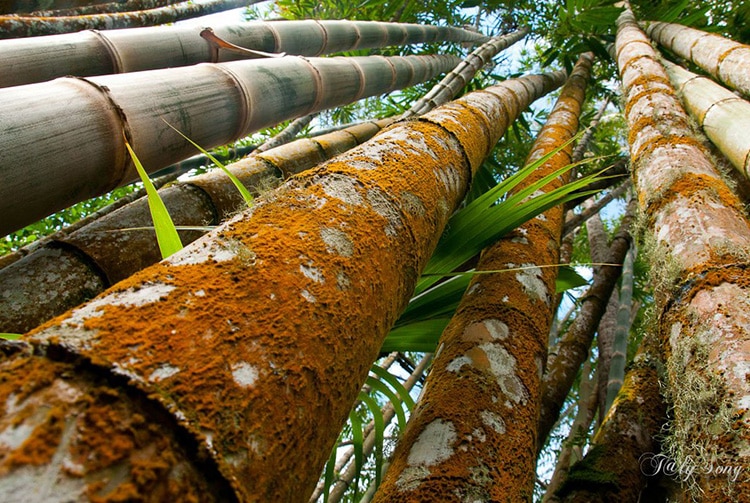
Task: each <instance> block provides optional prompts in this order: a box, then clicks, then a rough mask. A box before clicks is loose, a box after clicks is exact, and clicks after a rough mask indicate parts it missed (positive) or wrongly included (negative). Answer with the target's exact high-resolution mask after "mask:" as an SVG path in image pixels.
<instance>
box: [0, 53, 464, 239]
mask: <svg viewBox="0 0 750 503" xmlns="http://www.w3.org/2000/svg"><path fill="white" fill-rule="evenodd" d="M459 61H460V60H459V59H458V58H456V57H454V56H434V55H428V56H405V57H398V56H395V57H389V58H384V57H381V56H372V57H358V58H309V59H307V58H301V57H291V56H290V57H285V58H272V59H263V60H251V61H234V62H229V63H218V64H210V63H204V64H200V65H194V66H190V67H181V68H170V69H164V70H151V71H147V72H136V73H129V74H123V75H108V76H103V77H90V78H86V79H82V78H61V79H57V80H54V81H51V82H46V83H41V84H29V85H27V86H18V87H11V88H5V89H0V118H2V125H3V127H2V128H0V145H3V151H2V153H0V214H2V215H3V218H2V220H0V234H6V233H8V232H12V231H14V230H16V229H18V228H21V227H23V226H25V225H28V224H30V223H32V222H34V221H35V220H38V219H39V218H42V217H44V216H46V215H48V214H50V213H52V212H54V211H56V210H59V209H61V208H64V207H66V206H68V205H71V204H74V203H76V202H79V201H82V200H85V199H87V198H90V197H94V196H97V195H100V194H102V193H104V192H107V191H109V190H112V189H113V188H115V187H117V186H119V185H122V184H125V183H129V182H131V181H134V180H136V179H137V178H138V175H137V173H136V171H135V169H134V166H133V164H132V162H131V161H130V159H129V156H128V154H127V150H126V149H125V139H126V137H127V139H128V140H129V141H130V144H131V145H132V146H133V149H134V150H135V152H136V154H137V155H138V157H139V158H140V160H141V162H142V163H143V165H144V166H145V167H146V169H147V170H148V171H150V172H154V171H157V170H159V169H161V168H163V167H165V166H168V165H170V164H172V163H173V162H176V161H179V160H181V159H185V158H187V157H189V156H190V155H192V154H193V153H194V152H195V148H194V147H193V146H192V145H191V144H190V143H189V142H187V141H186V140H185V139H184V138H182V137H181V136H180V135H178V134H177V133H176V132H175V131H173V130H172V129H171V128H170V124H171V125H172V126H174V127H175V128H177V129H179V130H180V131H181V132H182V133H183V134H185V135H187V136H188V137H189V138H190V139H191V140H193V141H194V142H196V143H197V144H199V145H201V146H202V147H203V148H213V147H216V146H219V145H224V144H227V143H229V142H231V141H234V140H236V139H239V138H243V137H245V136H247V135H248V134H250V133H252V132H253V131H257V130H259V129H262V128H264V127H268V126H272V125H274V124H277V123H278V122H280V121H282V120H285V119H289V118H294V117H299V116H301V115H306V114H309V113H312V112H315V111H319V110H325V109H328V108H333V107H336V106H340V105H343V104H347V103H351V102H353V101H356V100H358V99H361V98H364V97H367V96H374V95H378V94H381V93H384V92H388V91H391V90H394V89H402V88H404V87H408V86H411V85H414V84H416V83H418V82H423V81H425V80H428V79H430V78H432V77H435V76H437V75H440V74H442V73H444V72H447V71H450V70H451V69H452V68H453V67H455V66H456V64H457V63H458V62H459ZM61 117H65V120H64V121H62V120H61ZM41 144H44V145H46V148H44V149H39V148H36V147H37V146H38V145H41ZM21 153H23V155H21Z"/></svg>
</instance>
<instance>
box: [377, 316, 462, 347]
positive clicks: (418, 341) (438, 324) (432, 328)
mask: <svg viewBox="0 0 750 503" xmlns="http://www.w3.org/2000/svg"><path fill="white" fill-rule="evenodd" d="M450 321H451V319H450V317H447V318H438V319H433V320H424V321H417V322H414V323H410V324H408V325H404V326H401V327H397V328H394V329H393V330H391V331H390V332H389V333H388V336H387V337H386V338H385V341H383V346H382V347H381V348H380V351H381V352H383V353H391V352H393V351H417V352H423V353H432V352H434V351H435V348H436V347H437V343H438V340H439V339H440V336H441V335H442V333H443V330H445V327H447V326H448V323H450Z"/></svg>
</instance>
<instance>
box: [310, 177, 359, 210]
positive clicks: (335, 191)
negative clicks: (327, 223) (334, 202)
mask: <svg viewBox="0 0 750 503" xmlns="http://www.w3.org/2000/svg"><path fill="white" fill-rule="evenodd" d="M318 185H320V186H321V187H322V189H323V192H325V193H326V195H327V196H329V197H333V198H336V199H339V200H341V201H343V202H345V203H347V204H351V205H352V206H361V205H362V201H363V199H362V194H360V193H359V188H360V184H359V182H358V181H357V180H355V179H353V178H349V177H347V176H341V175H331V176H327V177H325V178H322V179H321V180H318Z"/></svg>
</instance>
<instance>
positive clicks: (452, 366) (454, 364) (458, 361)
mask: <svg viewBox="0 0 750 503" xmlns="http://www.w3.org/2000/svg"><path fill="white" fill-rule="evenodd" d="M472 363H474V360H472V359H471V358H469V357H468V356H466V355H463V356H459V357H458V358H454V359H453V360H452V361H451V362H450V363H449V364H448V366H446V367H445V370H447V371H448V372H458V371H459V370H461V367H463V366H464V365H471V364H472Z"/></svg>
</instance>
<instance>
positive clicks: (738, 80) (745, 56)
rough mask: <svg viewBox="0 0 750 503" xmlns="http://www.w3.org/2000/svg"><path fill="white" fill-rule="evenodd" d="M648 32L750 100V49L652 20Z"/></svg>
mask: <svg viewBox="0 0 750 503" xmlns="http://www.w3.org/2000/svg"><path fill="white" fill-rule="evenodd" d="M645 26H646V33H648V36H649V37H651V38H652V39H653V40H655V41H656V42H658V43H659V44H661V45H663V46H664V47H666V48H667V49H669V50H670V51H672V52H674V53H675V54H677V55H678V56H680V57H682V58H685V59H687V60H690V61H692V62H693V63H695V64H696V65H698V66H699V67H701V68H702V69H703V70H705V71H706V72H708V73H709V74H710V75H712V76H713V77H715V78H717V79H718V80H720V81H721V82H724V83H725V84H726V85H728V86H729V87H731V88H732V89H736V90H737V91H739V92H741V93H743V94H744V95H745V96H748V97H750V72H748V71H747V69H748V68H749V67H750V46H747V45H744V44H740V43H739V42H735V41H733V40H729V39H728V38H724V37H722V36H720V35H716V34H714V33H706V32H705V31H700V30H696V29H695V28H688V27H687V26H682V25H679V24H671V23H661V22H654V21H649V22H648V23H646V25H645Z"/></svg>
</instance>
